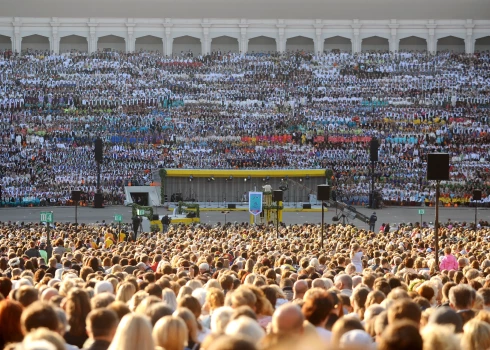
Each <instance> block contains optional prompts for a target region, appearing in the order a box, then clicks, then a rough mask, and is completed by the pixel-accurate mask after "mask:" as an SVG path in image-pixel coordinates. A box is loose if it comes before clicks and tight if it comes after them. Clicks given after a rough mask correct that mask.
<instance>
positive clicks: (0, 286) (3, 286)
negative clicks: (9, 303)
mask: <svg viewBox="0 0 490 350" xmlns="http://www.w3.org/2000/svg"><path fill="white" fill-rule="evenodd" d="M11 290H12V281H11V280H10V278H7V277H0V293H1V294H2V295H3V296H4V297H7V296H8V295H9V294H10V291H11Z"/></svg>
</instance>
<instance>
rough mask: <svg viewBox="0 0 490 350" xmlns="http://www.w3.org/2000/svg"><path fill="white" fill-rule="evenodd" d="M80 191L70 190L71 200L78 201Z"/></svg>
mask: <svg viewBox="0 0 490 350" xmlns="http://www.w3.org/2000/svg"><path fill="white" fill-rule="evenodd" d="M81 194H82V191H71V200H72V201H74V202H78V201H79V200H80V195H81Z"/></svg>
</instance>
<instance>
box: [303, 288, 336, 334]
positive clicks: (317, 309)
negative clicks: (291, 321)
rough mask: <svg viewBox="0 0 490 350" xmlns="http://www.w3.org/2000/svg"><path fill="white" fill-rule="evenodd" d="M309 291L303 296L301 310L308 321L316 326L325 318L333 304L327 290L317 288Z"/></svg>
mask: <svg viewBox="0 0 490 350" xmlns="http://www.w3.org/2000/svg"><path fill="white" fill-rule="evenodd" d="M310 291H311V292H310V293H308V294H307V295H306V296H305V298H304V304H303V307H302V311H303V314H304V315H305V319H306V320H308V322H310V323H311V324H313V325H314V326H318V325H319V324H320V323H322V322H323V321H325V320H326V319H327V317H328V315H329V314H330V312H331V311H332V308H333V306H334V305H333V303H332V299H331V297H330V295H329V294H328V292H327V291H325V290H323V289H319V288H318V289H316V288H315V289H314V290H313V289H312V290H310Z"/></svg>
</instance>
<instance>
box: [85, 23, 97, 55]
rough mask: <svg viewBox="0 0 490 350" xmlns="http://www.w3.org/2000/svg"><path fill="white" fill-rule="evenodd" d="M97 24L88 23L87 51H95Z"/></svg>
mask: <svg viewBox="0 0 490 350" xmlns="http://www.w3.org/2000/svg"><path fill="white" fill-rule="evenodd" d="M96 26H97V25H90V29H89V35H88V38H87V40H88V52H89V53H94V52H97V27H96Z"/></svg>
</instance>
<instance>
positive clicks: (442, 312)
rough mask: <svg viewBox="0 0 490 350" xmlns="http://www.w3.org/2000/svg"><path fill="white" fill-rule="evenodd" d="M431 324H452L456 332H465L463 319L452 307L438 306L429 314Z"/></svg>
mask: <svg viewBox="0 0 490 350" xmlns="http://www.w3.org/2000/svg"><path fill="white" fill-rule="evenodd" d="M428 323H429V324H437V325H444V326H445V325H450V326H452V327H453V328H454V332H456V333H461V332H463V320H462V318H461V316H460V315H458V314H457V313H456V311H454V310H453V309H451V308H450V307H438V308H437V309H435V310H434V311H433V312H432V313H431V314H430V316H429V319H428Z"/></svg>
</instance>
